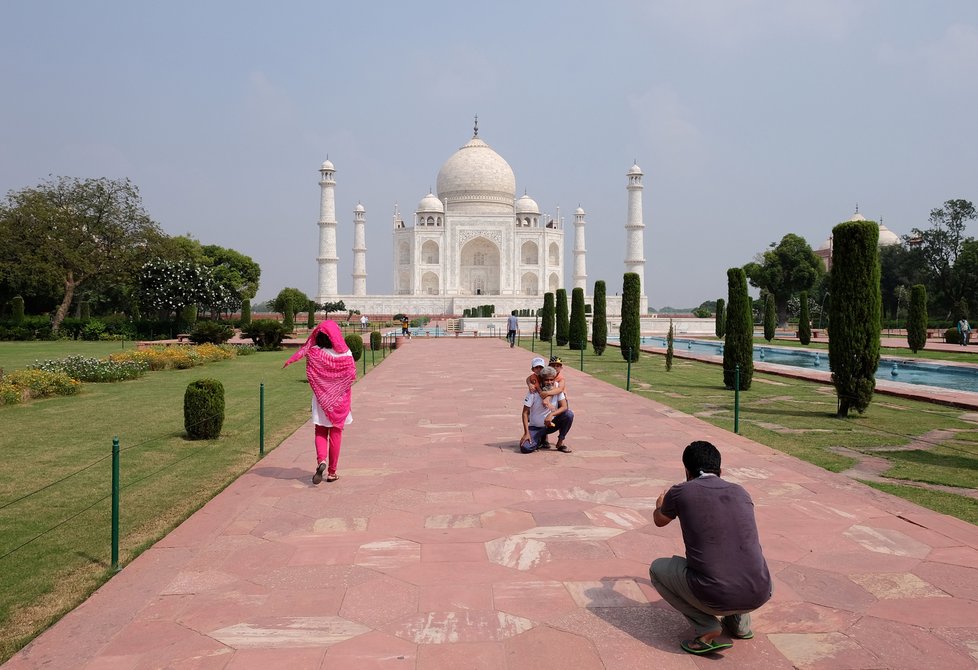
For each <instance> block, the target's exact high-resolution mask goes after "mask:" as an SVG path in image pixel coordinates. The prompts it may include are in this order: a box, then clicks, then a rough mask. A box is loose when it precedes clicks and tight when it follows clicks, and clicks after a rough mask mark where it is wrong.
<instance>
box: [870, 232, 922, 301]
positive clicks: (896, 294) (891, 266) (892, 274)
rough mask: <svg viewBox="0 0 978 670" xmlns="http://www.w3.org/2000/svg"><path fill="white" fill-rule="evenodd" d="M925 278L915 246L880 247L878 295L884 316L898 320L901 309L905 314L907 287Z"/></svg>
mask: <svg viewBox="0 0 978 670" xmlns="http://www.w3.org/2000/svg"><path fill="white" fill-rule="evenodd" d="M926 278H927V277H926V269H925V265H924V260H923V255H922V253H921V250H920V249H919V248H918V247H917V246H906V245H903V244H891V245H889V246H886V247H880V294H881V297H882V300H883V314H884V316H889V318H891V319H898V318H900V315H899V311H900V308H901V307H902V308H903V309H904V313H906V311H905V310H906V309H907V303H906V294H907V292H908V290H909V287H910V286H913V285H914V284H921V283H923V282H924V281H925V280H926Z"/></svg>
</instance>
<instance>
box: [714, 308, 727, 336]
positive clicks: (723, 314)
mask: <svg viewBox="0 0 978 670" xmlns="http://www.w3.org/2000/svg"><path fill="white" fill-rule="evenodd" d="M726 306H727V301H726V300H724V299H723V298H718V299H717V314H716V326H715V332H716V334H717V337H719V338H721V339H722V338H723V336H724V335H725V334H726V332H727V310H726Z"/></svg>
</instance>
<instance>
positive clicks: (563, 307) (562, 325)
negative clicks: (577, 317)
mask: <svg viewBox="0 0 978 670" xmlns="http://www.w3.org/2000/svg"><path fill="white" fill-rule="evenodd" d="M556 308H557V317H556V318H557V346H558V347H566V346H567V340H568V339H570V317H568V315H567V289H563V288H559V289H557V296H556Z"/></svg>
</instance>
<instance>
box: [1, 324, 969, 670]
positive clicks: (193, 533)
mask: <svg viewBox="0 0 978 670" xmlns="http://www.w3.org/2000/svg"><path fill="white" fill-rule="evenodd" d="M529 361H530V354H529V353H528V352H525V351H523V350H520V349H515V350H513V349H510V348H508V347H507V346H506V344H505V342H504V341H501V340H492V339H468V340H456V339H454V338H452V339H440V340H423V339H418V340H415V341H413V342H411V343H410V344H408V345H407V346H405V347H402V348H401V349H400V350H398V351H397V352H395V353H394V354H393V355H392V356H390V357H389V358H388V359H387V360H386V361H385V362H384V363H383V364H382V365H381V366H380V367H378V368H377V369H376V370H374V371H373V372H371V373H370V374H368V375H367V376H366V378H364V379H363V380H361V381H360V382H358V383H357V385H356V387H355V389H354V400H353V405H354V416H355V421H354V423H353V425H352V426H350V427H349V428H348V430H347V435H346V438H345V442H344V446H343V455H342V458H341V461H340V465H341V468H340V474H341V478H340V480H339V481H338V482H336V483H333V484H326V483H323V484H321V485H320V486H318V487H314V486H312V485H311V483H310V475H311V472H312V469H311V466H312V465H313V461H314V457H313V452H312V429H311V426H310V425H306V426H303V427H302V428H301V429H300V430H299V431H298V432H296V434H295V435H293V436H292V437H290V438H289V439H288V440H286V441H285V442H284V443H283V444H282V445H281V446H280V447H278V448H277V449H275V450H274V451H273V452H271V453H270V454H269V455H268V456H266V458H265V459H264V460H263V461H261V462H260V463H258V464H257V465H256V466H255V467H254V468H253V469H252V470H251V471H250V472H248V473H247V474H245V475H244V476H242V477H241V478H240V479H239V480H238V481H236V482H235V483H234V484H233V485H231V486H230V487H228V488H227V489H226V490H225V491H224V492H223V493H221V494H220V495H219V496H217V497H216V498H215V499H214V500H213V501H211V502H210V503H209V504H208V505H206V506H205V507H204V508H203V509H201V510H200V511H199V512H198V513H196V514H195V515H194V516H193V517H191V518H190V519H189V520H188V521H187V522H186V523H184V524H183V525H181V526H180V527H179V528H178V529H176V530H175V531H174V532H172V533H171V534H170V535H169V536H167V537H166V538H165V539H163V540H162V541H160V542H159V543H157V544H156V545H155V546H154V547H153V548H151V549H150V550H148V551H146V552H145V553H144V554H142V555H141V556H140V557H139V558H138V559H136V560H135V561H133V562H132V563H131V564H130V565H128V566H127V567H126V568H125V569H124V570H123V571H122V573H120V574H119V575H117V576H116V577H115V578H113V579H112V580H111V581H110V582H109V583H107V584H106V585H105V586H104V587H103V588H102V589H100V590H99V591H98V592H97V593H96V594H95V595H93V596H92V597H91V598H90V599H89V600H88V601H86V602H85V603H84V604H82V605H81V606H80V607H78V608H77V609H76V610H75V611H73V612H71V613H70V614H69V615H68V616H66V617H65V618H64V619H63V620H62V621H61V622H60V623H58V624H57V625H56V626H54V627H53V628H52V629H50V630H49V631H47V632H46V633H44V634H43V635H41V636H40V637H39V638H38V639H37V640H35V641H34V642H33V643H32V644H30V645H29V646H28V647H26V648H25V649H24V650H23V651H22V652H21V653H20V654H18V655H17V656H15V657H14V658H13V659H11V660H10V661H9V662H8V663H7V664H6V665H5V666H4V668H6V669H7V670H19V669H21V668H84V669H87V670H109V669H113V670H135V669H142V668H164V667H165V668H199V669H211V668H215V669H217V668H220V669H226V670H232V669H233V670H242V669H245V668H259V669H261V670H270V669H274V668H288V669H289V670H302V669H305V668H338V669H347V668H349V669H351V670H362V669H369V668H409V669H411V670H422V669H423V670H431V669H438V668H446V669H447V668H451V669H452V670H455V669H462V670H480V669H497V668H498V669H506V670H522V669H528V670H546V669H549V668H560V669H561V670H563V669H574V670H589V669H592V668H593V669H612V668H614V669H618V668H622V669H625V668H642V669H648V668H690V669H692V668H697V667H699V668H707V667H719V666H716V665H714V663H715V662H716V661H717V660H718V658H719V657H718V656H714V657H712V658H707V657H702V658H701V657H694V656H690V655H688V654H686V653H684V652H682V651H681V650H680V649H679V646H678V642H679V640H680V638H682V637H686V636H688V635H689V630H688V628H687V626H686V624H685V621H684V620H683V619H682V618H681V617H680V616H679V615H678V614H677V613H676V612H674V611H673V610H672V609H671V608H669V607H668V606H667V605H665V604H664V603H663V602H662V601H661V600H660V599H659V597H658V595H657V594H656V593H655V591H654V589H652V587H651V586H650V584H649V581H648V572H647V569H648V564H649V563H650V562H651V560H652V559H654V558H656V557H658V556H667V555H671V554H673V553H681V552H682V541H681V538H680V532H679V527H678V524H672V525H670V526H667V527H665V528H656V527H655V526H654V524H652V523H651V515H652V508H653V505H654V501H655V498H656V496H657V495H658V494H659V493H660V492H661V491H662V490H663V489H664V488H665V487H667V486H669V485H670V484H671V483H674V482H676V481H678V480H679V479H680V477H681V475H682V466H681V464H680V453H681V451H682V448H683V446H684V445H686V444H687V443H688V442H690V441H691V440H693V439H708V440H712V441H714V442H715V443H716V444H717V445H719V446H720V448H721V451H722V452H723V457H724V476H725V477H726V478H727V479H730V480H733V481H737V482H739V483H741V484H743V485H744V486H745V487H746V488H747V489H748V491H750V493H751V495H752V496H753V498H754V501H755V504H756V508H757V518H758V524H759V527H760V532H761V539H762V543H763V545H764V551H765V554H766V556H767V559H768V562H769V564H770V567H771V571H772V573H773V574H774V578H775V594H774V598H773V599H772V601H771V602H770V603H768V604H767V605H766V606H765V607H763V608H762V609H761V610H760V611H759V612H757V613H756V614H755V617H754V625H755V632H756V634H757V636H756V637H755V639H753V640H750V641H737V642H736V643H735V644H734V647H733V648H732V649H730V650H728V651H727V652H726V653H724V654H723V661H722V662H723V664H724V665H725V666H727V667H737V668H832V669H837V668H914V669H916V668H971V667H975V666H976V664H978V528H976V527H975V526H972V525H969V524H966V523H964V522H961V521H958V520H956V519H952V518H950V517H947V516H943V515H940V514H936V513H934V512H930V511H928V510H924V509H921V508H919V507H916V506H914V505H912V504H910V503H908V502H905V501H903V500H901V499H899V498H894V497H890V496H888V495H885V494H883V493H879V492H876V491H874V490H872V489H870V488H867V487H865V486H863V485H861V484H858V483H854V482H852V481H850V480H849V479H847V478H846V477H843V476H841V475H836V474H832V473H829V472H826V471H824V470H821V469H819V468H817V467H815V466H812V465H808V464H806V463H802V462H799V461H797V460H795V459H792V458H789V457H788V456H785V455H783V454H780V453H778V452H775V451H773V450H771V449H769V448H767V447H763V446H760V445H758V444H756V443H754V442H751V441H749V440H746V439H743V438H741V437H739V436H736V435H733V434H731V433H727V432H724V431H722V430H720V429H718V428H715V427H713V426H710V425H709V424H706V423H704V422H702V421H699V420H698V419H695V418H692V417H690V416H687V415H685V414H682V413H679V412H676V411H674V410H672V409H669V408H667V407H665V406H663V405H659V404H657V403H655V402H652V401H649V400H646V399H643V398H640V397H638V396H636V395H632V394H628V393H626V392H624V391H622V390H620V389H617V388H614V387H612V386H610V385H607V384H604V383H602V382H599V381H597V380H594V379H592V378H590V377H587V376H586V375H584V374H582V373H580V372H578V371H576V370H567V371H566V375H567V377H568V384H569V390H570V396H571V402H572V405H573V407H574V410H575V412H576V413H577V424H576V425H575V427H574V430H573V431H572V433H571V437H570V438H569V439H568V444H570V445H572V446H573V448H574V453H573V454H561V453H557V452H538V453H535V454H530V455H522V454H520V453H519V452H518V451H516V450H515V446H516V440H517V437H518V434H519V431H520V429H519V419H518V416H519V412H520V401H521V399H522V395H523V391H522V389H521V379H522V378H523V377H524V375H525V374H526V373H527V372H528V367H529Z"/></svg>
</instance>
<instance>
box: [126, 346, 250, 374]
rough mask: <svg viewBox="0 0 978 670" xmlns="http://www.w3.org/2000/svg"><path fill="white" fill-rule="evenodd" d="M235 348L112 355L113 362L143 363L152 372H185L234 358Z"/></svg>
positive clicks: (151, 350)
mask: <svg viewBox="0 0 978 670" xmlns="http://www.w3.org/2000/svg"><path fill="white" fill-rule="evenodd" d="M235 353H236V352H235V350H234V347H226V346H219V345H216V344H201V345H198V346H195V347H149V348H147V349H136V350H133V351H123V352H119V353H115V354H111V355H110V356H109V358H110V359H111V360H113V361H141V362H144V363H145V364H146V365H148V366H149V369H150V370H172V369H177V370H185V369H187V368H192V367H195V366H197V365H203V364H204V363H209V362H212V361H222V360H226V359H228V358H234V355H235Z"/></svg>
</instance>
